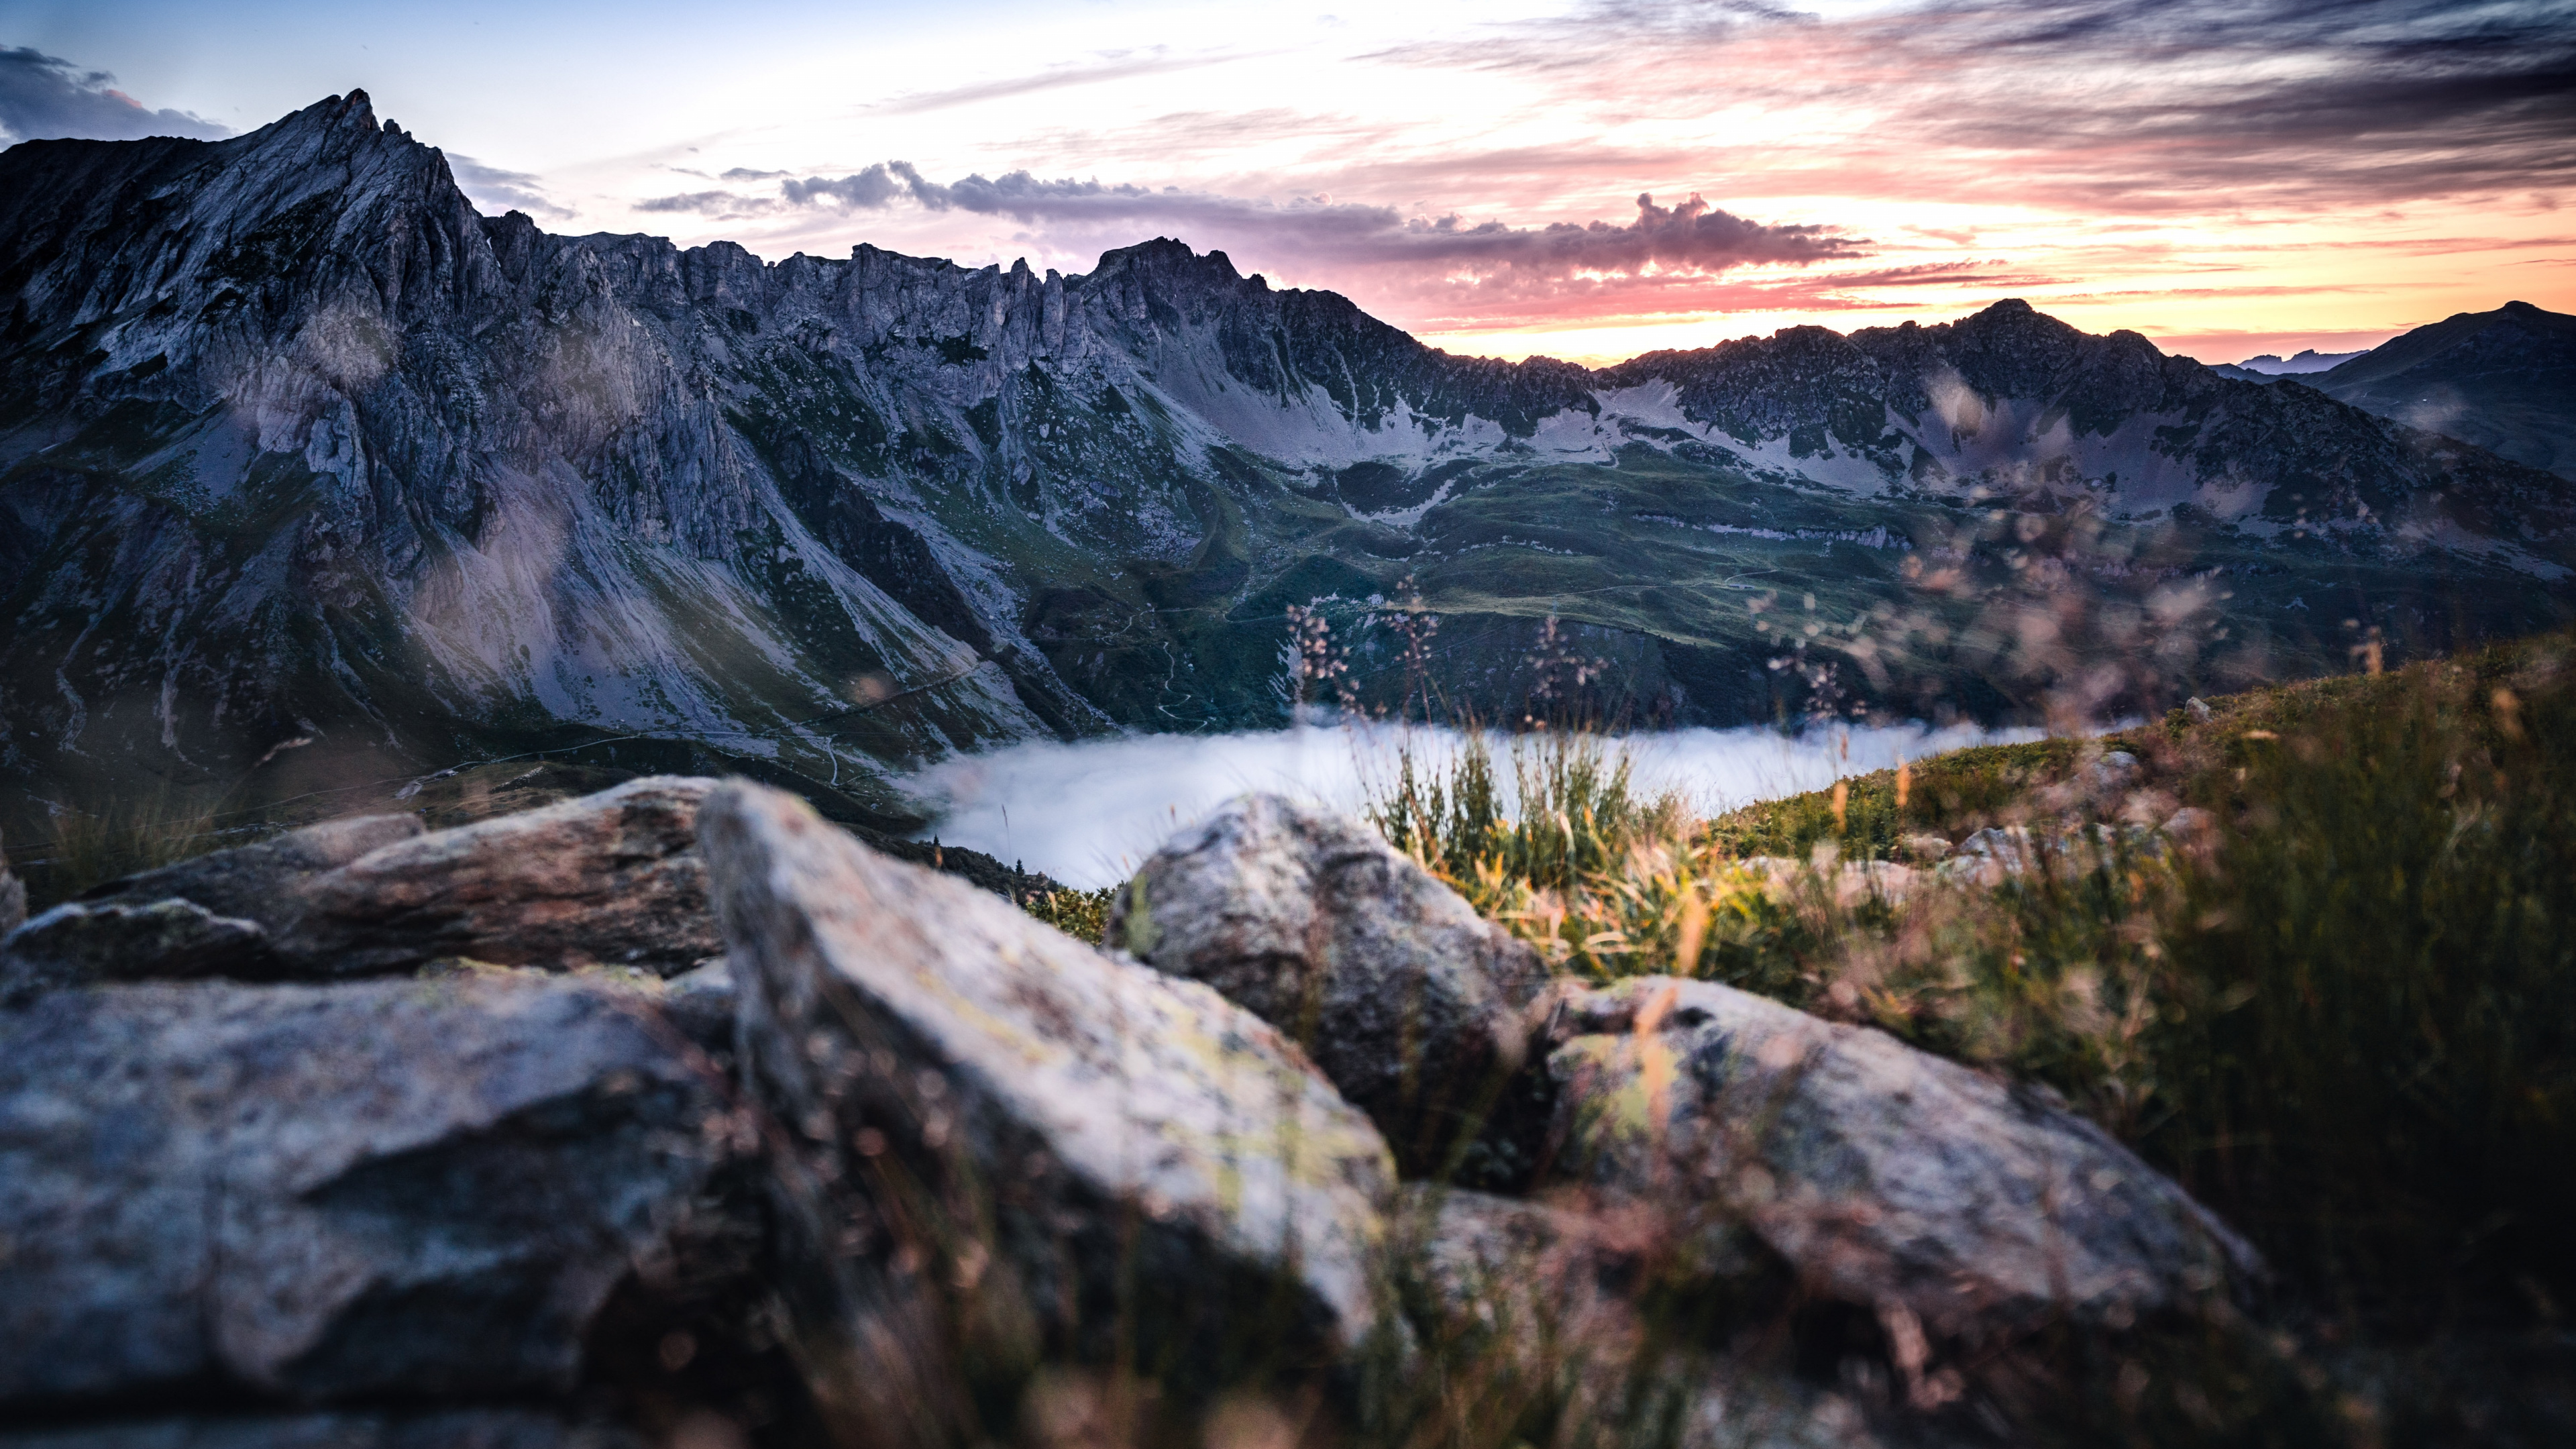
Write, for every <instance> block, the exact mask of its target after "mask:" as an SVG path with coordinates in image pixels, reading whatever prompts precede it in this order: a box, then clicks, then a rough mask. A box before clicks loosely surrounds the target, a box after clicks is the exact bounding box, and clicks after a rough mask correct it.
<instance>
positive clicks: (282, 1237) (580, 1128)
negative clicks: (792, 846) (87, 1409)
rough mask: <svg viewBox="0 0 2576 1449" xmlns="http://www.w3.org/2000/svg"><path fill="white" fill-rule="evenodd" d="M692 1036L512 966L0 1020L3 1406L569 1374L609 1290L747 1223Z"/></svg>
mask: <svg viewBox="0 0 2576 1449" xmlns="http://www.w3.org/2000/svg"><path fill="white" fill-rule="evenodd" d="M693 1056H694V1054H693V1053H690V1052H689V1051H688V1050H687V1048H686V1047H685V1045H684V1044H682V1043H680V1042H679V1041H678V1039H677V1036H676V1034H675V1033H673V1032H672V1031H671V1030H670V1028H669V1027H668V1026H667V1025H666V1024H664V1023H663V1022H661V1021H660V1020H659V1019H658V1017H657V1016H656V1014H655V1013H654V1011H653V1010H652V1008H651V1007H650V1006H649V1005H648V1004H646V1003H644V1002H642V1001H641V1000H640V999H639V998H638V997H637V995H636V994H635V993H634V992H632V991H631V990H630V991H620V990H616V989H612V988H609V987H607V986H604V985H593V984H588V983H578V982H568V981H562V980H559V979H554V978H541V979H529V978H526V977H524V976H523V977H520V978H518V979H471V978H460V979H451V980H440V981H399V982H395V981H387V982H367V983H358V984H351V985H345V986H334V987H309V986H236V985H231V984H221V983H200V984H193V985H151V986H110V987H101V988H98V989H95V990H89V991H75V992H58V993H55V994H52V995H49V996H46V997H44V998H42V999H40V1000H38V1001H37V1002H35V1003H34V1004H33V1005H31V1006H29V1007H26V1008H24V1009H22V1010H18V1011H13V1012H8V1013H5V1014H0V1243H5V1244H6V1252H5V1255H0V1342H5V1343H7V1344H8V1345H9V1351H8V1352H7V1353H5V1354H0V1415H5V1414H6V1413H7V1412H8V1409H9V1406H11V1405H24V1404H27V1403H30V1402H37V1403H53V1404H63V1403H90V1404H97V1405H115V1406H130V1405H133V1404H136V1403H138V1402H141V1401H145V1400H148V1399H149V1397H150V1396H152V1395H155V1394H161V1393H167V1392H171V1391H175V1390H178V1389H182V1388H185V1389H190V1390H199V1391H202V1390H207V1389H213V1390H215V1391H217V1392H231V1393H236V1394H238V1393H243V1392H248V1393H252V1394H272V1395H287V1396H292V1397H294V1398H296V1399H298V1400H305V1401H312V1400H322V1401H329V1400H335V1399H344V1398H350V1397H356V1396H422V1395H435V1396H466V1397H470V1396H473V1395H476V1394H485V1395H503V1396H506V1395H512V1394H520V1393H526V1392H530V1391H559V1390H562V1389H565V1388H567V1387H569V1386H570V1385H571V1383H572V1382H573V1379H574V1377H575V1374H576V1371H577V1369H578V1368H579V1366H580V1363H581V1356H582V1344H583V1339H584V1334H585V1332H586V1330H587V1328H588V1326H589V1324H590V1322H591V1320H592V1318H593V1316H594V1315H595V1314H596V1313H597V1312H598V1310H599V1308H600V1307H601V1304H602V1303H603V1301H604V1300H605V1299H606V1298H607V1297H608V1295H609V1293H610V1291H611V1289H612V1288H614V1287H616V1286H617V1285H618V1283H619V1282H620V1281H621V1280H624V1279H626V1278H627V1277H629V1276H630V1275H632V1274H635V1273H637V1272H638V1271H639V1269H643V1270H648V1271H660V1269H659V1268H658V1267H656V1265H664V1264H668V1263H671V1262H674V1261H693V1260H694V1258H695V1256H696V1252H697V1250H696V1247H695V1246H694V1245H697V1244H700V1243H703V1242H708V1241H714V1240H715V1239H717V1238H720V1237H724V1236H727V1235H733V1234H737V1233H738V1231H739V1228H738V1225H737V1224H735V1223H734V1222H732V1221H731V1220H730V1219H729V1218H728V1217H727V1210H726V1209H725V1208H723V1207H722V1206H721V1205H720V1204H717V1203H714V1202H711V1201H709V1200H708V1199H707V1196H706V1195H707V1194H708V1193H709V1192H711V1191H712V1190H713V1189H712V1187H711V1184H713V1183H715V1182H717V1181H718V1172H719V1168H720V1167H721V1166H722V1164H723V1162H724V1160H725V1157H726V1154H727V1153H728V1152H729V1151H730V1150H731V1149H730V1148H729V1146H728V1144H729V1143H730V1142H731V1141H732V1140H733V1136H734V1134H733V1133H732V1132H731V1131H730V1130H728V1129H727V1128H726V1127H725V1124H726V1122H727V1119H726V1117H725V1116H724V1111H725V1109H724V1106H723V1103H722V1101H721V1095H720V1084H718V1083H714V1082H711V1081H709V1080H708V1079H707V1078H705V1077H703V1076H701V1075H699V1074H698V1072H697V1070H696V1069H695V1068H693V1067H692V1065H691V1059H692V1058H693ZM183 1442H184V1441H183Z"/></svg>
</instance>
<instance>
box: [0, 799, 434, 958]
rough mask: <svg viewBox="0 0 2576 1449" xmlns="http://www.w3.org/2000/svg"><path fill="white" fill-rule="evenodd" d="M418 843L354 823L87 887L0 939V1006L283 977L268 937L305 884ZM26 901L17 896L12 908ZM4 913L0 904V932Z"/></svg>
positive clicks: (412, 832) (392, 821)
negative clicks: (132, 986) (118, 990)
mask: <svg viewBox="0 0 2576 1449" xmlns="http://www.w3.org/2000/svg"><path fill="white" fill-rule="evenodd" d="M420 833H421V824H420V822H419V821H418V820H415V819H413V818H412V817H411V816H408V815H362V816H356V817H353V818H351V819H347V820H332V821H326V822H324V823H322V824H320V825H311V826H307V827H305V828H304V829H302V830H294V831H289V832H287V833H286V834H284V835H281V836H279V837H278V838H276V839H275V840H267V841H262V842H260V843H259V844H257V845H245V846H240V847H238V848H236V849H232V850H218V851H215V852H213V853H212V854H209V855H201V856H198V857H197V858H196V859H194V860H183V861H181V862H179V863H178V864H176V865H168V866H163V867H161V868H160V869H158V870H148V871H144V872H141V873H140V874H136V875H130V876H125V877H122V878H120V879H117V880H112V881H109V882H107V883H106V884H104V885H100V886H95V887H93V888H91V889H90V890H88V891H85V892H83V893H82V894H81V897H80V899H78V900H73V901H66V902H64V903H63V904H61V905H59V906H56V907H54V908H53V909H52V910H49V911H47V912H45V913H44V914H43V915H41V916H38V917H37V918H36V919H35V920H32V921H28V922H26V923H25V928H24V929H22V930H19V929H11V928H10V927H0V929H8V930H10V934H9V935H8V937H7V940H6V941H5V943H0V1001H24V1000H26V999H27V998H29V997H31V996H34V995H36V994H37V993H39V992H44V991H51V990H56V989H59V988H61V987H65V986H79V985H88V984H94V983H99V982H112V981H186V980H193V979H196V978H199V977H206V976H233V977H241V978H245V979H252V980H258V979H268V978H274V977H277V976H279V975H282V974H285V973H286V971H287V969H288V968H287V965H286V963H285V962H284V961H282V960H280V959H279V957H278V956H277V953H276V952H275V951H273V950H272V949H270V945H269V936H270V933H271V932H274V931H277V930H280V929H283V928H284V927H285V926H286V925H288V924H289V923H290V922H292V921H293V920H294V919H295V914H296V912H297V910H298V909H300V907H301V905H302V901H303V888H304V886H305V883H306V882H308V881H310V880H312V879H313V878H314V877H315V876H317V875H320V874H322V873H323V872H325V871H328V870H331V869H334V868H336V867H338V866H342V865H346V864H348V863H349V862H350V861H353V860H356V859H358V858H359V857H361V856H363V855H365V854H367V853H368V852H369V851H372V850H375V849H378V848H379V847H382V846H386V845H391V844H393V843H394V842H396V841H401V840H409V839H411V838H413V837H415V836H418V835H419V834H420ZM12 884H14V882H13V883H12ZM7 890H8V887H7V886H6V885H0V895H5V894H6V892H7ZM24 898H25V892H24V889H23V887H22V888H21V889H20V892H19V903H20V904H21V906H23V904H24ZM7 906H8V902H7V901H5V900H0V920H5V919H6V917H7V916H8V910H7ZM14 925H15V923H11V927H14Z"/></svg>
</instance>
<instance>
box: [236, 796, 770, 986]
mask: <svg viewBox="0 0 2576 1449" xmlns="http://www.w3.org/2000/svg"><path fill="white" fill-rule="evenodd" d="M714 786H715V782H713V781H711V780H696V779H688V778H684V777H678V776H664V775H657V776H648V777H646V778H644V779H640V780H630V781H628V782H626V783H625V784H623V785H619V786H617V787H616V788H614V789H610V790H604V791H601V792H600V793H599V794H596V795H591V796H586V797H584V798H582V799H579V800H568V801H565V802H564V803H562V804H560V805H550V806H547V807H546V808H544V809H541V810H531V811H528V812H526V813H525V814H520V815H504V816H501V817H499V818H497V819H493V820H486V821H483V822H481V823H479V824H475V825H467V826H461V827H459V828H457V829H454V830H442V831H438V832H436V833H434V834H430V835H423V836H420V837H418V838H417V839H413V840H407V841H403V842H400V843H397V844H394V845H390V846H387V847H385V848H383V849H380V850H375V851H372V852H370V853H368V854H367V855H364V856H362V857H360V858H358V859H356V860H353V861H351V862H349V863H348V864H347V865H344V866H342V867H340V868H339V869H337V870H334V871H331V872H329V873H327V874H325V875H322V876H319V877H317V878H315V879H313V880H312V881H311V882H309V883H308V884H307V885H306V886H305V888H304V889H303V891H302V892H301V898H300V900H299V901H298V903H297V908H296V911H295V916H294V920H293V921H292V923H291V924H289V925H287V926H286V927H285V928H284V929H282V930H280V931H279V932H278V933H277V937H276V949H277V952H278V954H279V955H281V956H283V957H285V958H286V959H287V960H288V961H290V962H292V963H294V965H295V968H296V970H297V971H298V973H299V974H304V975H310V976H366V975H380V974H387V973H392V972H399V971H408V970H412V969H415V968H417V967H419V966H421V965H422V964H424V963H426V962H428V961H430V960H432V959H434V958H436V957H440V956H466V957H471V958H474V959H476V960H483V961H493V962H499V963H502V964H505V965H544V966H556V967H572V966H589V965H612V966H630V967H635V968H637V969H640V970H646V971H651V972H653V973H655V974H657V975H670V974H673V973H676V972H680V971H685V970H687V969H689V968H690V967H692V966H694V965H696V964H697V963H698V962H700V961H703V960H705V959H706V958H707V957H709V956H712V955H716V954H718V953H720V952H721V951H722V950H723V949H724V948H723V945H722V942H721V940H720V938H719V937H718V935H717V933H716V926H715V917H714V915H713V913H712V912H710V911H709V910H708V909H707V886H706V866H705V864H704V862H702V861H701V860H700V859H699V857H698V853H697V851H696V849H695V848H694V847H695V846H696V844H697V815H698V806H699V802H701V801H702V800H704V799H705V798H706V796H707V792H708V791H709V790H711V789H713V788H714Z"/></svg>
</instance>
